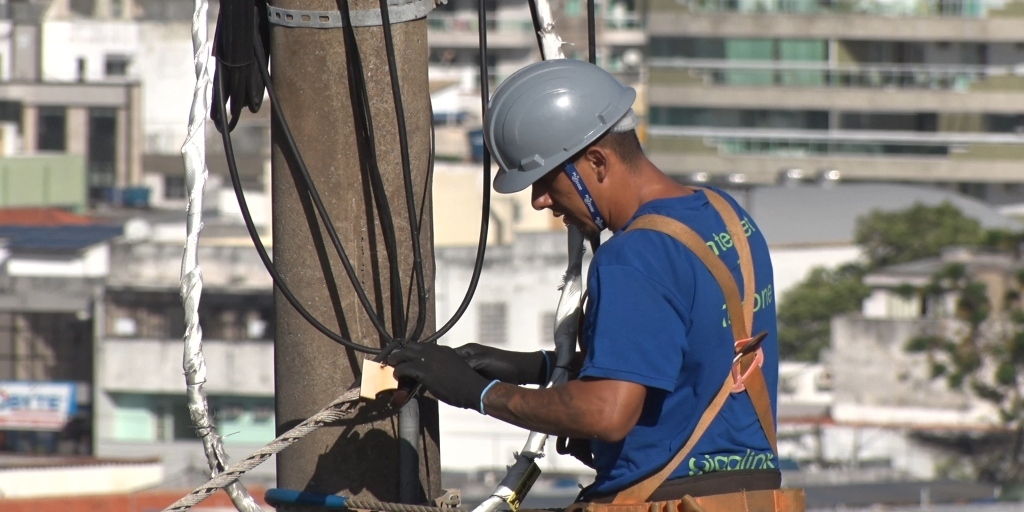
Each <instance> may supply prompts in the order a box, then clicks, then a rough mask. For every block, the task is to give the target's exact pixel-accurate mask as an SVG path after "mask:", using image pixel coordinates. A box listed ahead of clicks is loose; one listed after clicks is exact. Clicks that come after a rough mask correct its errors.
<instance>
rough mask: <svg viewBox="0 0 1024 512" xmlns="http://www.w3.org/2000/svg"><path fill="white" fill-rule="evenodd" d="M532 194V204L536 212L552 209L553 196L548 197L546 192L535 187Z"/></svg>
mask: <svg viewBox="0 0 1024 512" xmlns="http://www.w3.org/2000/svg"><path fill="white" fill-rule="evenodd" d="M532 192H533V196H532V199H531V204H532V205H533V209H534V210H537V211H541V210H543V209H545V208H550V207H551V196H550V195H548V193H547V191H546V190H544V189H542V188H541V187H538V186H537V185H534V186H533V190H532Z"/></svg>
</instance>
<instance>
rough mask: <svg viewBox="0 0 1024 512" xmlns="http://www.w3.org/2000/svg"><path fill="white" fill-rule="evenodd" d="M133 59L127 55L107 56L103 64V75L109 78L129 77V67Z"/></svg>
mask: <svg viewBox="0 0 1024 512" xmlns="http://www.w3.org/2000/svg"><path fill="white" fill-rule="evenodd" d="M131 62H132V59H131V57H129V56H127V55H107V57H106V59H105V61H104V64H103V73H104V75H106V77H107V78H110V77H124V76H128V66H129V65H130V64H131Z"/></svg>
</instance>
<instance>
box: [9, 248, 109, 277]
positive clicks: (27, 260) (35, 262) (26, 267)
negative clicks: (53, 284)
mask: <svg viewBox="0 0 1024 512" xmlns="http://www.w3.org/2000/svg"><path fill="white" fill-rule="evenodd" d="M109 270H110V246H109V245H107V244H106V243H100V244H96V245H93V246H90V247H87V248H85V249H84V250H83V251H82V253H81V254H79V255H68V256H60V257H57V256H53V257H43V256H21V255H15V256H11V257H10V258H8V259H7V273H8V274H10V275H12V276H25V277H82V278H88V277H105V276H106V275H107V274H108V273H109Z"/></svg>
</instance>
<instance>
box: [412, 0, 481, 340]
mask: <svg viewBox="0 0 1024 512" xmlns="http://www.w3.org/2000/svg"><path fill="white" fill-rule="evenodd" d="M479 1H480V4H479V5H480V11H479V12H478V13H477V14H478V19H477V24H478V25H480V27H479V37H480V116H481V118H482V119H486V118H487V100H488V99H489V98H490V96H491V92H490V83H489V81H488V76H487V9H486V6H485V4H484V2H486V0H479ZM483 157H484V158H483V160H484V186H483V195H484V199H483V207H482V208H481V212H480V238H479V240H477V247H476V260H475V261H474V262H473V275H472V276H471V277H470V278H469V288H468V289H467V290H466V295H465V297H463V299H462V303H461V304H459V308H458V309H456V310H455V314H454V315H452V317H451V318H450V319H448V321H447V322H445V324H444V325H443V326H442V327H441V328H440V329H438V330H437V332H435V333H434V334H432V335H430V336H429V337H428V338H427V339H425V340H423V342H424V343H433V342H435V341H437V340H438V339H440V338H441V337H442V336H444V335H445V334H447V333H448V331H450V330H451V329H452V327H454V326H455V324H456V323H458V321H459V320H460V319H461V318H462V315H463V314H465V313H466V309H468V308H469V303H470V302H472V300H473V295H474V294H475V293H476V287H477V285H478V284H479V283H480V274H481V272H482V270H483V267H484V254H485V253H486V252H487V231H488V227H489V225H490V221H491V152H490V151H488V150H487V144H484V155H483Z"/></svg>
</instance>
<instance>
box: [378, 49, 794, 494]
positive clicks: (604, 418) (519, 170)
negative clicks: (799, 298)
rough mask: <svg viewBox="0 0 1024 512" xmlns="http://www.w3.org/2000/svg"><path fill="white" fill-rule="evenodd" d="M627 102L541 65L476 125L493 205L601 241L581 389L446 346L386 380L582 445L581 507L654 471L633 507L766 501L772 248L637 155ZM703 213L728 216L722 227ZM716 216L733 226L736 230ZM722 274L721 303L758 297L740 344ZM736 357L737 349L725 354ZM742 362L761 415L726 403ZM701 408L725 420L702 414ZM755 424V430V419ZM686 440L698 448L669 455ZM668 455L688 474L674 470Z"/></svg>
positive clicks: (523, 360)
mask: <svg viewBox="0 0 1024 512" xmlns="http://www.w3.org/2000/svg"><path fill="white" fill-rule="evenodd" d="M635 95H636V93H635V92H634V91H633V89H631V88H628V87H623V86H622V85H621V84H619V83H618V82H617V81H615V79H614V78H613V77H612V76H611V75H609V74H608V73H606V72H604V71H603V70H601V69H600V68H598V67H596V66H593V65H591V64H587V63H584V62H578V61H572V60H556V61H544V62H539V63H536V64H532V65H530V66H527V67H525V68H523V69H522V70H520V71H518V72H517V73H515V74H513V75H512V76H511V77H509V78H508V80H506V81H505V82H504V83H503V84H502V85H501V86H500V87H498V89H497V90H496V91H495V93H494V96H493V98H492V100H491V104H490V108H489V110H488V113H487V116H486V119H485V124H484V130H485V140H486V141H487V144H488V147H489V148H490V150H491V151H492V152H493V154H494V156H495V159H496V161H497V163H498V165H499V166H500V168H501V169H500V171H499V173H498V175H497V177H496V178H495V180H494V188H495V190H497V191H498V192H502V193H510V192H516V191H519V190H523V189H525V188H527V187H532V201H533V206H534V208H536V209H538V210H543V209H548V210H551V212H552V214H553V215H554V216H555V217H561V218H562V219H563V220H564V222H565V223H566V224H567V225H569V224H571V225H573V226H576V227H577V228H579V229H580V230H581V231H582V232H583V233H584V234H586V235H587V236H588V237H591V238H593V237H597V236H599V235H600V233H601V231H602V230H603V229H609V230H611V231H612V232H613V233H614V235H613V236H612V237H611V238H610V239H609V240H607V241H606V242H605V243H604V245H602V246H601V247H600V249H599V250H598V251H597V252H596V254H595V255H594V258H593V261H592V262H591V265H590V269H589V274H588V279H587V288H588V294H589V298H588V301H587V304H586V309H585V314H586V315H585V320H584V323H583V326H582V332H581V347H580V348H581V350H580V354H578V355H579V357H578V358H577V359H578V360H580V361H582V365H581V366H580V367H579V368H578V371H579V378H578V379H576V380H571V381H569V382H566V383H564V384H561V385H558V386H554V387H551V388H547V389H531V388H524V387H520V386H519V384H542V383H545V382H546V380H547V376H548V374H549V370H550V369H549V368H548V366H547V365H548V364H549V363H550V361H549V358H548V356H547V354H545V353H542V352H536V353H515V352H508V351H502V350H498V349H493V348H488V347H486V346H484V345H476V344H472V345H467V346H464V347H460V348H459V349H451V348H448V347H440V346H426V345H415V344H413V345H410V346H409V347H408V348H405V349H402V350H399V351H396V352H395V353H393V354H392V355H391V356H390V357H389V358H388V362H389V363H390V364H393V365H395V374H396V375H397V376H398V377H400V378H402V377H404V378H411V379H414V380H416V381H418V382H420V383H421V384H423V386H424V387H425V388H426V389H427V390H429V391H430V392H431V393H432V394H433V395H434V396H436V397H437V398H438V399H440V400H441V401H444V402H446V403H449V404H451V405H454V406H457V407H465V408H471V409H476V410H479V411H480V412H481V413H484V414H487V415H490V416H494V417H495V418H498V419H501V420H504V421H506V422H509V423H512V424H514V425H518V426H520V427H523V428H525V429H528V430H531V431H539V432H544V433H547V434H551V435H558V436H566V437H570V438H578V439H585V440H589V442H590V451H591V452H592V455H593V467H594V468H595V469H596V471H597V476H596V480H595V482H594V484H593V485H592V486H590V487H589V488H587V489H586V490H585V491H584V493H583V495H582V496H581V499H582V500H584V501H609V500H611V499H616V498H615V496H616V495H617V493H620V491H623V490H624V489H628V488H630V487H631V486H636V485H638V483H640V482H643V481H644V480H645V479H647V478H648V477H650V476H651V475H652V474H655V473H657V472H659V470H663V469H664V470H665V471H666V472H667V473H666V476H667V477H668V481H667V482H665V483H664V484H661V485H660V486H658V487H657V490H656V491H654V492H653V495H651V493H650V492H644V493H643V494H644V496H643V497H641V498H640V500H641V501H643V500H653V501H657V500H661V499H678V498H681V497H682V496H683V495H691V496H707V495H718V494H724V493H731V492H739V491H740V490H744V489H745V490H748V491H750V490H761V489H777V488H778V487H779V481H780V474H779V472H778V471H777V470H776V469H775V468H777V464H776V463H775V462H776V454H775V453H774V449H773V446H772V445H773V444H774V428H775V427H774V418H773V417H772V416H773V415H774V408H773V407H772V406H771V404H774V402H775V389H776V384H777V380H778V343H777V337H776V320H775V307H774V300H773V298H772V269H771V262H770V260H769V257H768V249H767V245H766V243H765V241H764V238H763V236H762V235H761V232H760V230H759V229H758V228H757V226H756V225H755V224H754V223H753V222H752V221H751V220H750V219H749V217H748V216H747V214H746V213H745V212H744V211H743V210H742V209H741V208H740V207H739V206H738V205H737V204H736V203H735V202H734V201H732V200H731V199H726V200H725V201H722V200H721V196H722V195H724V194H722V193H721V192H718V193H717V194H720V195H716V192H715V191H710V190H704V189H692V188H690V187H686V186H683V185H681V184H679V183H677V182H676V181H674V180H672V179H671V178H669V177H668V176H666V175H665V174H664V173H662V172H661V171H660V170H659V169H658V168H657V167H656V166H655V165H654V164H653V163H652V162H651V161H650V160H648V159H647V158H646V157H645V156H644V154H643V151H642V149H641V147H640V143H639V141H638V139H637V136H636V133H635V131H634V130H633V128H634V127H635V125H636V119H635V116H634V115H633V112H632V109H631V105H632V103H633V100H634V99H635ZM713 199H715V200H717V201H719V202H718V203H717V204H718V205H719V207H720V209H721V205H723V204H725V205H726V206H725V208H727V209H728V210H729V211H727V212H724V213H723V214H720V213H719V211H716V207H715V204H713V201H712V200H713ZM652 215H653V216H662V217H668V218H669V219H673V220H672V221H669V222H670V223H673V224H678V223H680V222H681V223H682V224H684V225H685V226H688V227H689V229H692V230H693V231H694V232H696V234H697V235H698V236H699V237H700V239H699V241H698V242H697V243H698V244H700V247H695V248H693V249H701V252H703V253H705V254H704V257H710V258H714V259H717V260H718V261H714V262H710V263H713V264H715V265H722V264H723V263H724V266H722V268H728V271H726V272H725V274H726V276H725V279H724V281H723V279H722V278H721V274H722V273H721V272H720V273H719V278H718V279H716V277H715V276H714V275H713V274H712V272H711V271H710V270H709V268H710V267H709V266H708V264H707V263H708V262H706V261H705V260H703V259H701V257H698V255H697V253H695V252H694V250H692V249H691V248H690V247H688V246H685V245H684V244H683V243H680V241H679V240H677V239H676V238H674V237H673V236H669V235H667V234H666V233H664V232H660V229H655V228H647V229H631V225H632V224H634V223H635V222H637V219H640V218H641V217H648V218H653V217H652ZM723 215H724V216H725V217H732V218H733V224H731V226H733V228H734V229H730V228H729V225H727V224H728V223H727V222H726V221H725V220H723ZM675 221H678V222H675ZM736 226H742V230H741V231H742V232H741V233H740V234H739V236H740V237H743V238H745V239H746V240H747V244H741V243H740V242H742V240H738V239H736V237H735V236H730V232H731V233H733V234H736V232H737V229H735V227H736ZM633 227H635V226H633ZM691 245H692V244H691ZM741 246H742V247H741ZM746 246H749V251H747V250H746ZM741 248H742V249H743V250H742V251H741V250H740V249H741ZM709 251H710V252H709ZM744 251H746V254H747V256H744ZM708 254H711V255H712V256H707V255H708ZM744 257H746V258H748V261H747V264H748V267H747V269H746V270H743V268H742V267H743V265H741V260H742V259H743V258H744ZM749 259H752V260H753V261H752V263H753V264H752V266H751V265H749V263H750V262H749ZM730 273H731V276H729V274H730ZM745 273H746V274H750V273H752V275H753V276H754V279H752V280H751V281H752V282H753V283H754V286H753V287H750V286H748V285H749V283H744V282H743V281H744V275H745ZM730 277H731V279H734V280H735V283H736V284H734V285H732V286H733V288H734V289H736V288H737V287H738V289H740V290H751V289H753V290H754V292H755V294H754V295H753V296H751V295H750V294H749V293H747V294H745V296H744V297H743V299H742V300H743V301H744V303H745V306H744V307H745V308H748V309H749V310H750V311H751V312H752V313H750V314H752V317H753V321H752V323H753V325H752V326H750V325H749V322H748V323H747V329H746V332H747V334H746V336H742V335H740V334H738V333H741V332H743V330H742V329H739V325H738V324H742V323H743V318H744V317H743V316H742V315H741V314H739V313H738V312H737V311H736V310H737V309H739V308H740V306H739V298H738V296H737V297H736V300H733V301H732V303H733V306H729V307H727V305H726V303H727V302H728V301H727V299H726V298H727V295H726V293H725V292H724V291H723V290H724V289H725V288H728V287H727V286H726V284H728V283H725V281H729V279H728V278H730ZM723 283H724V284H723ZM751 304H752V305H753V307H750V306H751ZM750 327H752V328H750ZM751 333H765V336H764V337H763V338H760V339H759V340H758V341H760V346H759V347H756V342H754V343H752V344H751V345H747V343H748V342H749V340H747V339H741V338H744V337H746V338H751V336H750V335H751ZM480 341H481V342H482V343H486V342H487V340H480ZM734 342H740V343H739V344H738V345H736V347H734ZM754 348H760V353H759V355H758V356H757V357H758V359H760V360H762V362H761V370H760V371H757V372H756V373H757V377H758V378H760V379H761V380H760V382H761V383H762V387H763V388H765V389H767V390H768V391H767V392H766V396H764V399H763V401H767V400H770V402H771V404H768V403H765V404H763V407H762V408H761V409H759V410H755V409H757V408H756V407H755V406H754V403H753V402H754V401H755V400H754V399H752V398H751V396H753V390H751V396H747V393H739V392H729V391H734V389H730V388H731V387H733V386H734V384H735V388H737V389H739V388H742V386H741V385H738V384H736V383H738V382H740V381H742V378H735V379H734V380H729V379H730V377H729V376H730V372H731V371H733V366H734V365H733V363H734V357H735V356H736V350H738V349H744V350H748V351H752V350H753V349H754ZM746 357H749V360H752V359H753V356H752V355H751V356H746ZM741 370H742V371H740V372H737V374H739V373H743V372H751V373H753V370H755V368H754V366H753V365H752V364H750V363H748V364H747V365H746V366H745V367H744V368H743V369H741ZM762 375H763V378H762ZM723 379H727V380H726V383H725V385H724V386H723ZM754 380H757V379H753V380H751V381H750V382H754ZM719 396H720V397H721V399H720V400H716V397H719ZM714 403H719V404H720V407H721V409H720V411H714V410H712V408H711V406H712V405H713V404H714ZM765 407H767V409H765ZM707 411H711V413H710V414H706V415H708V416H709V418H708V419H709V420H711V419H712V418H713V420H712V421H710V424H709V426H707V428H706V429H705V428H704V427H698V420H699V418H700V417H701V416H702V415H705V413H707ZM766 411H767V412H766ZM759 412H760V413H766V415H767V418H764V414H762V417H760V418H759V416H758V414H759ZM759 420H760V421H759ZM695 431H697V433H695ZM769 431H770V432H769ZM690 439H693V441H695V443H696V444H695V445H694V446H692V448H690V449H689V450H688V451H685V453H683V452H681V451H680V448H681V447H683V446H684V444H686V443H687V441H688V440H690ZM677 454H680V455H681V456H684V458H683V460H681V461H680V463H678V465H676V466H674V467H673V466H670V465H669V462H670V459H673V456H675V455H677ZM666 468H667V469H666ZM660 483H661V482H660V481H659V482H657V483H656V484H655V485H657V484H660ZM620 495H621V493H620Z"/></svg>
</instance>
